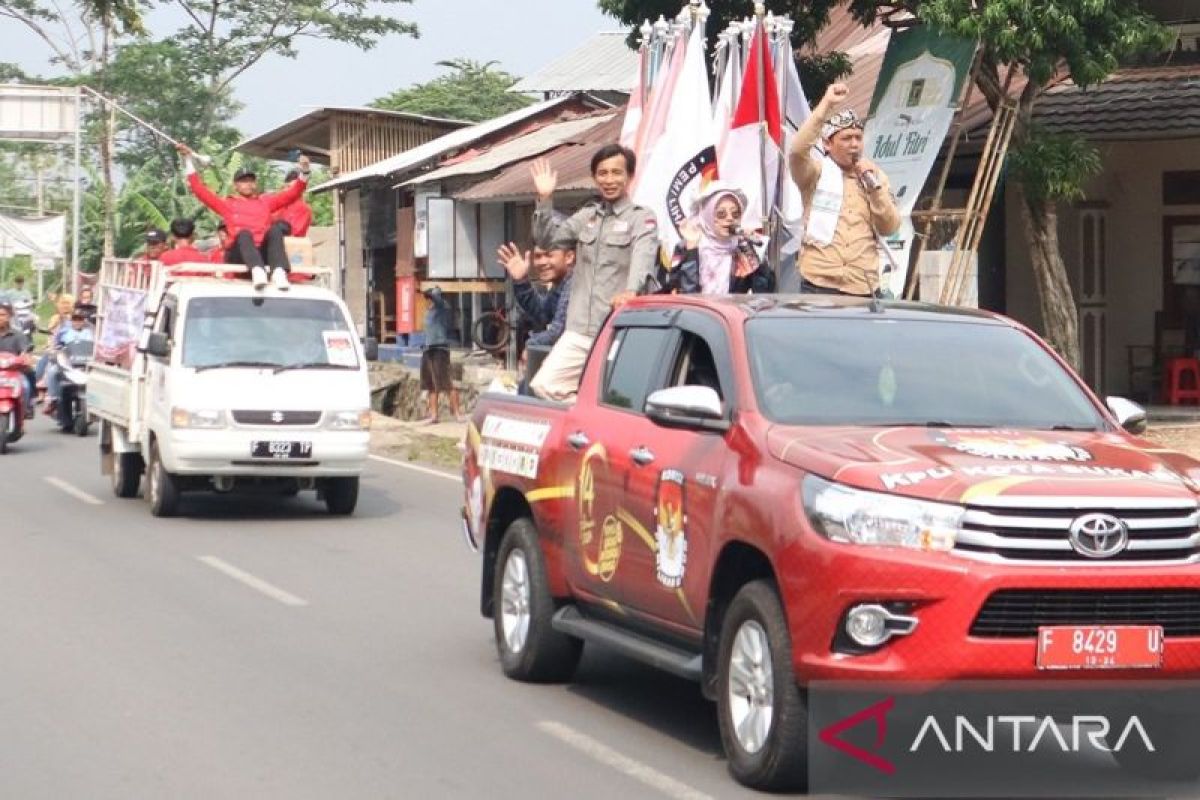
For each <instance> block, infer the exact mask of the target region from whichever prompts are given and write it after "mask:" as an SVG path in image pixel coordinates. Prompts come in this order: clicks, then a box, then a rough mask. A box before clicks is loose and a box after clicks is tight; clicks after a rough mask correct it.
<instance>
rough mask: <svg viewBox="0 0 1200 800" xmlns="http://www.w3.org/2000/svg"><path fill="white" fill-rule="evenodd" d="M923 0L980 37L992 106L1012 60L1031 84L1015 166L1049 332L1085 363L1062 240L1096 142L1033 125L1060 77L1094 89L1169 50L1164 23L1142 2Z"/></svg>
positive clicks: (930, 14)
mask: <svg viewBox="0 0 1200 800" xmlns="http://www.w3.org/2000/svg"><path fill="white" fill-rule="evenodd" d="M973 5H974V4H973V3H972V2H971V0H920V5H919V7H917V8H916V10H917V13H918V15H919V17H920V18H921V19H922V20H923V21H925V22H926V23H928V24H930V25H932V26H933V27H934V28H935V29H937V30H941V31H945V32H946V33H949V34H953V35H957V36H963V37H966V38H969V39H978V40H980V41H981V42H982V43H983V46H984V53H983V62H982V65H981V69H980V72H979V77H978V80H977V81H976V82H977V84H978V85H979V88H980V89H981V90H982V91H983V93H984V95H985V96H986V97H987V98H988V102H989V104H990V105H991V106H992V108H993V110H995V109H996V108H997V107H999V105H1000V103H1001V102H1003V100H1004V99H1005V98H1004V97H1003V88H1002V84H1001V80H1000V70H1001V67H1003V66H1016V67H1019V68H1020V69H1021V70H1022V72H1023V73H1024V74H1025V76H1027V77H1028V83H1026V84H1025V86H1024V88H1023V89H1022V90H1021V91H1020V94H1019V96H1018V98H1017V119H1016V127H1015V129H1014V132H1013V142H1014V147H1015V149H1014V152H1013V159H1012V165H1013V167H1014V171H1013V172H1014V176H1015V177H1016V179H1017V191H1018V198H1019V203H1020V205H1021V212H1022V216H1023V218H1024V221H1025V238H1026V242H1027V243H1028V245H1029V251H1030V255H1031V259H1032V262H1033V272H1034V278H1035V280H1036V281H1037V288H1038V297H1039V301H1040V306H1041V312H1042V323H1043V326H1044V329H1045V334H1046V338H1047V340H1048V341H1049V342H1050V344H1051V345H1052V346H1053V347H1054V348H1055V349H1056V350H1058V352H1059V353H1060V354H1061V355H1062V356H1063V358H1065V359H1066V360H1067V361H1068V362H1069V363H1070V364H1071V365H1072V366H1074V367H1076V368H1078V367H1079V365H1080V357H1079V331H1078V312H1077V309H1076V306H1075V298H1074V295H1073V293H1072V291H1071V284H1070V280H1069V279H1068V277H1067V269H1066V265H1065V264H1064V263H1063V259H1062V251H1061V249H1060V247H1059V241H1058V203H1059V202H1060V201H1064V200H1073V199H1078V198H1079V197H1081V196H1082V195H1083V185H1084V183H1085V182H1086V181H1087V179H1088V178H1090V177H1091V176H1092V175H1094V174H1096V173H1097V172H1099V170H1100V166H1101V163H1100V156H1099V154H1098V153H1097V152H1096V150H1095V148H1094V147H1092V146H1091V145H1090V144H1088V143H1087V142H1085V141H1084V140H1082V139H1081V138H1079V137H1075V136H1068V137H1047V136H1045V135H1042V134H1040V133H1039V132H1038V131H1037V129H1036V128H1035V127H1034V126H1033V110H1034V106H1035V105H1036V103H1037V101H1038V98H1039V97H1041V96H1042V94H1044V93H1045V91H1046V89H1047V88H1049V87H1050V86H1051V85H1052V83H1053V82H1054V81H1056V80H1057V79H1058V78H1060V77H1063V76H1066V77H1069V78H1070V79H1071V80H1072V81H1073V82H1074V83H1075V84H1076V85H1078V86H1080V87H1088V86H1092V85H1095V84H1097V83H1099V82H1101V81H1103V80H1104V79H1105V78H1107V77H1108V76H1109V75H1110V74H1112V72H1113V71H1114V70H1116V69H1117V67H1118V66H1119V65H1120V64H1121V63H1122V62H1125V61H1127V60H1129V59H1131V58H1133V57H1135V56H1138V55H1142V54H1145V53H1147V52H1155V51H1159V52H1161V51H1162V50H1163V49H1164V48H1165V46H1166V44H1167V39H1166V36H1165V31H1164V29H1163V28H1162V27H1161V26H1160V25H1159V24H1158V23H1157V22H1155V20H1154V19H1153V18H1152V17H1151V16H1149V15H1148V14H1146V13H1145V12H1144V11H1143V10H1142V9H1141V7H1140V5H1139V3H1138V2H1137V0H1038V2H1036V3H1030V2H1028V0H989V2H988V3H987V4H986V5H985V6H981V7H980V8H973V7H972V6H973Z"/></svg>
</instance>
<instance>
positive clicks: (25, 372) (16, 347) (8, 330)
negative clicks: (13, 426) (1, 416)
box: [0, 303, 37, 419]
mask: <svg viewBox="0 0 1200 800" xmlns="http://www.w3.org/2000/svg"><path fill="white" fill-rule="evenodd" d="M12 318H13V311H12V306H10V305H8V304H7V303H0V353H11V354H12V355H14V356H20V357H21V360H22V364H21V374H22V376H23V377H24V378H25V419H32V418H33V401H34V398H35V397H36V396H37V390H36V388H35V386H34V377H33V370H32V369H31V368H30V366H29V364H30V360H29V351H30V350H31V349H32V348H33V345H32V344H31V343H30V342H29V340H28V339H26V338H25V334H23V333H21V332H20V331H19V330H17V329H16V328H14V327H13V325H12Z"/></svg>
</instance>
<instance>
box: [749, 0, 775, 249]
mask: <svg viewBox="0 0 1200 800" xmlns="http://www.w3.org/2000/svg"><path fill="white" fill-rule="evenodd" d="M754 16H755V18H756V19H757V20H758V28H757V29H756V30H755V32H754V36H755V39H757V40H758V41H759V42H761V43H762V44H763V46H762V47H760V48H758V51H759V52H758V64H756V65H755V66H756V67H757V70H756V72H757V77H758V125H759V128H758V157H759V162H758V163H759V169H758V172H759V175H760V177H761V181H762V187H761V189H762V204H761V205H762V219H763V224H764V225H766V228H767V235H768V236H770V235H771V222H770V219H771V207H770V206H771V204H770V201H769V200H768V199H767V189H768V188H769V187H768V186H767V60H768V55H767V47H766V37H765V36H764V35H763V34H765V33H766V30H765V29H764V28H763V25H765V24H766V16H767V7H766V4H764V3H761V2H757V3H755V4H754ZM751 49H753V45H751Z"/></svg>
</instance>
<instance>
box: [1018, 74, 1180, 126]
mask: <svg viewBox="0 0 1200 800" xmlns="http://www.w3.org/2000/svg"><path fill="white" fill-rule="evenodd" d="M1033 114H1034V122H1035V123H1036V124H1037V125H1039V126H1041V127H1042V128H1043V129H1044V130H1046V131H1048V132H1050V133H1060V134H1061V133H1075V134H1079V135H1081V136H1084V137H1086V138H1088V139H1092V140H1096V141H1113V140H1129V139H1185V138H1195V137H1200V64H1189V65H1183V66H1163V67H1130V68H1126V69H1122V70H1119V71H1117V72H1116V73H1114V74H1113V75H1112V76H1110V77H1109V79H1108V80H1106V81H1105V82H1104V83H1101V84H1097V85H1096V86H1092V87H1089V88H1087V89H1081V88H1080V87H1078V86H1076V85H1075V84H1074V83H1070V82H1066V83H1063V84H1060V85H1059V86H1055V87H1054V88H1052V89H1050V90H1049V91H1047V92H1046V94H1044V95H1043V96H1042V97H1041V98H1040V99H1039V100H1038V103H1037V106H1035V107H1034V112H1033Z"/></svg>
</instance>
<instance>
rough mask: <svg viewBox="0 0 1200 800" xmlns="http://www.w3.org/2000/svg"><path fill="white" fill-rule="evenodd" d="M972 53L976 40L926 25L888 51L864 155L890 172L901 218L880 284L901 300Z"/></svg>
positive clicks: (896, 37) (897, 37)
mask: <svg viewBox="0 0 1200 800" xmlns="http://www.w3.org/2000/svg"><path fill="white" fill-rule="evenodd" d="M974 57H975V43H974V42H971V41H967V40H964V39H957V38H954V37H947V36H940V35H937V34H935V33H933V32H932V31H930V30H929V28H928V27H926V26H924V25H921V26H917V27H914V28H909V29H908V30H905V31H898V32H895V33H893V34H892V38H891V41H890V42H889V43H888V49H887V53H886V54H885V55H884V59H883V66H882V67H881V68H880V71H879V81H878V83H876V84H875V94H874V96H873V97H872V98H871V116H870V119H869V120H868V122H867V128H866V133H865V139H866V143H865V148H864V149H865V153H864V155H865V156H866V158H868V159H870V160H871V161H874V162H875V163H876V164H878V165H879V167H880V168H881V169H882V170H883V171H884V172H885V173H886V174H887V176H888V179H889V180H890V181H891V187H892V193H893V194H895V195H896V201H897V204H898V205H899V208H900V212H901V214H902V215H903V222H902V224H901V228H900V230H899V231H898V232H897V233H896V234H894V235H893V236H891V237H888V240H887V244H888V249H889V250H890V251H891V254H892V260H893V261H894V262H895V264H896V265H897V266H898V267H899V269H898V270H895V271H891V272H888V273H887V274H886V277H885V281H884V284H883V285H884V286H885V287H890V288H891V290H892V292H893V293H894V294H895V296H896V297H900V296H902V295H903V293H904V282H905V279H906V277H907V272H908V260H909V253H910V251H911V249H912V241H913V226H912V217H911V214H912V210H913V207H914V206H915V205H916V202H917V196H918V195H919V194H920V193H921V189H922V188H923V187H924V186H925V181H926V179H927V178H928V177H929V172H930V170H931V169H932V168H933V162H934V161H935V160H936V159H937V155H938V151H939V150H940V149H941V146H942V142H943V141H945V139H946V133H947V132H948V131H949V130H950V123H951V121H952V120H953V119H954V112H955V108H956V107H957V105H958V101H959V98H960V97H961V96H962V88H963V82H964V81H966V80H967V79H968V78H969V76H970V72H971V63H972V61H973V60H974ZM886 268H887V267H886V266H885V269H886Z"/></svg>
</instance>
